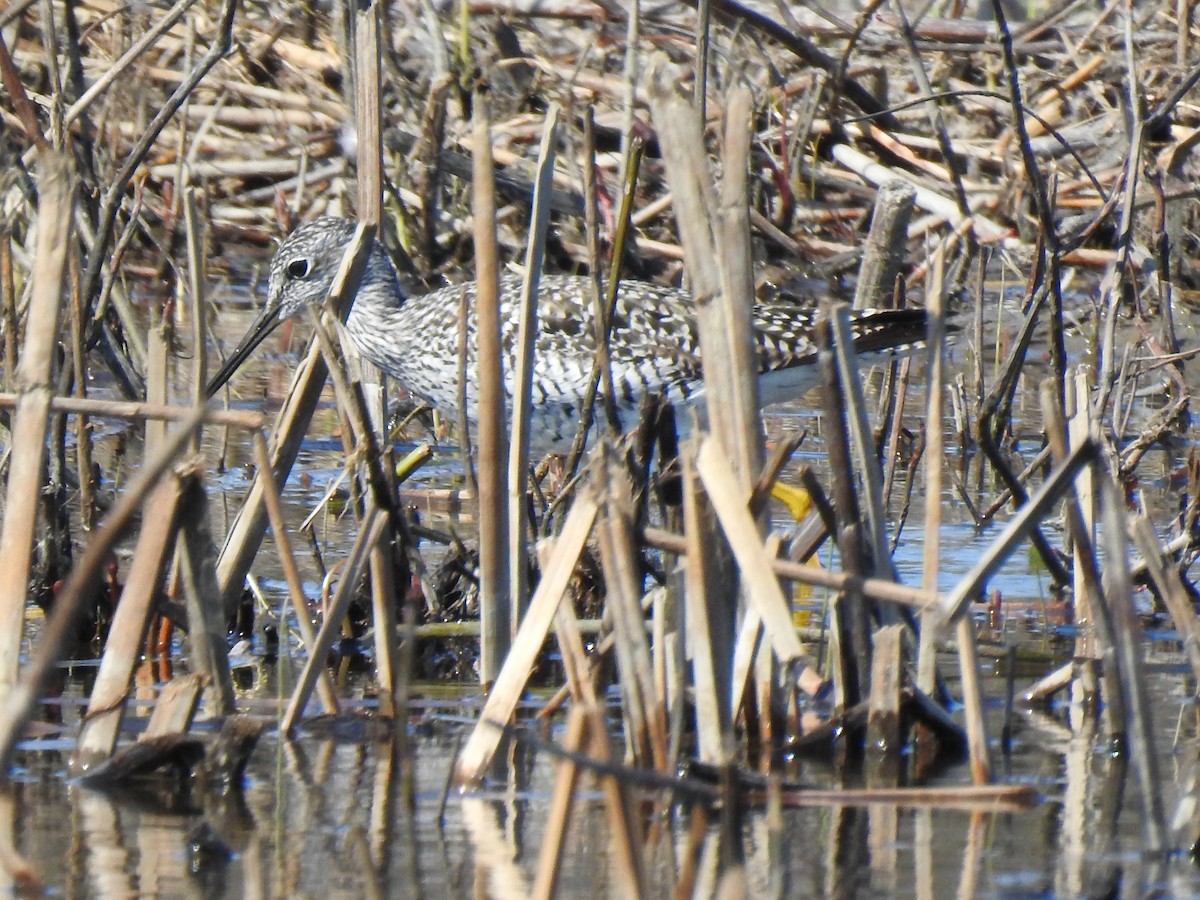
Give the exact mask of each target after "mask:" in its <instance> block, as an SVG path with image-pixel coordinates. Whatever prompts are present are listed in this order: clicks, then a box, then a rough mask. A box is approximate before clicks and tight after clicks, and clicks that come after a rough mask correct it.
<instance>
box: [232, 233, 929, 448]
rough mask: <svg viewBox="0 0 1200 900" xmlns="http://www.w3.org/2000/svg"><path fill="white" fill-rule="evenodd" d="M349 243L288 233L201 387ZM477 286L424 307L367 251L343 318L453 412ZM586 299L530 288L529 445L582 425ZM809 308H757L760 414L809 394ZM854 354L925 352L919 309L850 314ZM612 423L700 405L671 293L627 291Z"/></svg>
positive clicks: (515, 294) (615, 347)
mask: <svg viewBox="0 0 1200 900" xmlns="http://www.w3.org/2000/svg"><path fill="white" fill-rule="evenodd" d="M353 235H354V223H352V222H350V221H347V220H345V219H338V218H331V217H324V218H319V219H314V220H312V221H311V222H307V223H305V224H303V225H301V226H299V227H298V228H296V229H295V230H294V231H293V232H292V233H291V234H290V235H288V237H287V239H286V240H285V241H284V242H283V244H282V245H281V246H280V248H279V251H278V252H277V253H276V254H275V258H274V259H273V260H272V262H271V278H270V285H269V288H268V292H267V303H266V306H265V307H264V308H263V311H262V313H261V314H260V315H259V317H258V319H257V320H256V321H255V322H254V324H253V325H252V326H251V327H250V330H249V331H248V332H247V333H246V336H245V337H244V338H243V339H242V341H241V343H240V344H239V345H238V346H237V348H236V349H235V350H234V351H233V352H232V353H231V354H230V355H229V358H228V359H227V360H226V362H225V365H224V366H222V368H221V370H220V371H219V372H218V373H217V374H216V375H215V376H214V377H213V379H212V381H211V382H210V383H209V393H210V394H211V393H214V392H215V391H217V390H218V389H219V388H220V387H221V386H222V385H223V384H224V383H225V382H226V381H227V380H228V379H229V378H230V376H232V375H233V373H234V372H235V371H236V370H237V368H238V367H239V366H240V365H241V364H242V362H243V361H244V360H245V359H246V357H247V356H248V355H249V354H250V352H251V351H252V350H254V348H255V347H257V346H258V344H259V343H260V342H261V341H262V340H263V339H264V338H265V337H266V336H267V335H268V334H269V333H270V332H271V330H272V329H273V328H274V327H275V326H276V325H278V324H279V323H280V322H282V321H284V320H285V319H288V318H291V317H292V316H295V315H296V314H297V313H299V312H301V311H302V310H303V309H304V308H305V307H306V306H308V305H310V304H319V303H322V302H323V301H324V299H325V296H326V294H327V293H328V292H329V288H330V285H331V284H332V282H333V279H334V276H335V274H336V273H337V270H338V266H339V265H340V264H341V261H342V256H343V254H344V253H345V250H346V247H347V246H348V244H349V243H350V240H351V238H352V237H353ZM474 293H475V283H474V282H473V281H468V282H464V283H463V284H458V285H453V286H451V287H446V288H442V289H441V290H437V291H434V292H433V293H431V294H425V295H424V296H420V297H405V296H404V293H403V291H402V290H401V288H400V282H399V279H398V278H397V275H396V269H395V267H394V266H393V265H392V262H391V259H390V258H389V257H388V255H387V253H386V252H384V250H383V248H382V247H381V246H380V245H379V244H378V243H376V244H375V245H374V246H373V247H372V248H371V252H370V257H369V260H368V263H367V268H366V272H365V273H364V275H363V278H362V282H361V286H360V287H359V290H358V296H357V297H356V299H355V301H354V306H353V308H352V310H351V312H350V317H349V319H348V320H347V322H346V328H347V331H348V333H349V335H350V338H351V340H352V341H353V342H354V344H355V346H356V347H357V348H358V350H359V352H360V353H362V355H363V356H365V357H366V358H367V359H369V360H370V361H371V362H373V363H374V364H375V365H377V366H378V367H379V368H380V369H382V370H383V371H384V372H386V373H387V374H388V375H390V376H392V377H394V378H395V379H396V380H397V381H399V382H400V383H401V384H402V385H403V386H404V387H406V388H408V389H409V390H410V391H412V392H413V393H415V394H417V395H418V396H420V397H422V398H424V399H425V400H427V401H429V403H431V404H432V405H433V406H434V407H435V408H437V409H439V410H440V411H441V412H442V413H444V414H446V415H449V416H453V415H455V413H456V409H457V403H458V342H459V336H458V335H459V307H460V301H461V299H462V297H463V295H464V294H466V296H467V300H468V302H472V301H473V300H474ZM520 293H521V281H520V279H519V278H516V277H514V276H509V275H506V276H503V277H502V278H501V281H500V303H501V321H502V323H503V324H502V328H503V343H502V346H503V350H504V356H505V359H504V372H505V378H506V379H507V380H508V383H507V385H506V387H507V389H508V391H509V393H510V394H511V391H512V380H511V379H512V375H513V364H514V358H513V357H514V352H515V348H516V336H517V302H518V300H519V297H520ZM590 296H591V291H590V287H589V284H588V281H587V279H586V278H583V277H578V276H567V275H545V276H543V277H542V278H541V279H540V281H539V289H538V298H539V300H538V303H539V306H538V317H539V331H538V336H537V345H536V346H537V349H536V367H535V374H534V379H533V398H534V404H533V407H534V409H533V421H532V438H533V439H532V443H533V444H534V445H535V446H536V447H537V448H539V449H561V448H562V447H563V446H564V445H567V444H569V442H570V441H571V440H572V438H573V437H574V435H575V431H576V427H577V425H578V418H579V411H580V410H579V407H580V405H581V402H582V400H583V398H584V397H585V396H586V392H587V389H588V385H589V382H590V378H591V371H592V360H593V357H594V356H595V353H596V340H597V339H596V329H595V326H594V324H593V310H592V303H591V301H590ZM813 318H814V310H812V309H809V308H804V307H801V306H797V305H794V304H786V303H763V304H757V305H755V307H754V312H753V321H754V335H755V340H756V342H757V345H758V361H759V373H760V377H759V398H760V400H761V402H762V404H763V405H764V406H766V405H769V404H773V403H779V402H782V401H784V400H791V399H795V398H797V397H799V396H800V395H802V394H803V393H805V392H806V391H808V390H809V389H811V388H812V387H814V386H815V385H816V384H817V381H818V374H817V366H816V360H817V347H816V344H815V343H814V341H813V338H812V325H813ZM852 325H853V332H854V345H855V349H856V350H857V352H858V353H859V354H860V355H861V356H864V357H880V356H887V355H900V354H903V353H905V352H909V351H911V350H912V349H914V348H915V347H917V346H919V345H920V344H921V341H922V340H923V338H924V336H925V312H924V311H923V310H919V309H899V310H867V311H861V312H856V313H853V314H852ZM468 329H469V335H468V347H469V348H470V350H469V353H468V365H467V404H468V411H469V412H470V411H473V409H474V407H475V405H476V403H477V396H478V395H477V385H476V384H475V381H474V373H475V364H474V346H475V334H474V316H473V315H472V316H469V317H468ZM609 356H610V363H611V367H612V376H613V386H614V393H615V394H616V405H617V414H618V418H619V420H620V422H621V425H622V427H623V428H629V427H632V426H633V424H635V422H636V416H637V411H638V406H639V404H640V402H641V399H642V397H643V396H645V395H646V394H648V393H650V392H653V391H659V392H662V393H663V394H664V395H665V396H666V397H667V398H668V399H670V400H671V401H672V402H673V403H675V404H677V405H680V404H682V405H695V404H698V403H700V402H701V401H702V398H703V387H704V383H703V380H702V368H701V359H700V342H699V337H698V335H697V331H696V320H695V316H694V315H693V313H692V300H691V297H690V296H689V295H688V294H687V293H686V292H685V291H681V290H679V289H677V288H669V287H661V286H659V285H655V284H649V283H647V282H642V281H623V282H621V285H620V291H619V295H618V300H617V305H616V313H615V315H614V317H613V322H612V330H611V336H610V342H609Z"/></svg>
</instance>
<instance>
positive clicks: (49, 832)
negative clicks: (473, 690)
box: [0, 716, 1200, 898]
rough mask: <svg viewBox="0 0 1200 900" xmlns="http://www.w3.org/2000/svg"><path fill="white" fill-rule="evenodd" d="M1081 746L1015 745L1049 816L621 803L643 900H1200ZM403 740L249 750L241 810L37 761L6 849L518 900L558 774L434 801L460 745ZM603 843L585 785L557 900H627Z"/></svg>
mask: <svg viewBox="0 0 1200 900" xmlns="http://www.w3.org/2000/svg"><path fill="white" fill-rule="evenodd" d="M1050 721H1051V722H1053V723H1058V720H1057V719H1051V720H1050ZM1058 727H1059V728H1060V729H1061V728H1062V726H1061V724H1058ZM1029 729H1033V730H1034V731H1041V729H1042V726H1041V725H1039V724H1036V723H1031V722H1030V721H1029V720H1025V725H1024V727H1023V728H1022V729H1019V730H1020V731H1028V730H1029ZM1059 736H1060V737H1062V736H1064V735H1062V734H1061V732H1060V735H1059ZM1095 736H1096V731H1095V723H1094V717H1088V716H1084V717H1081V718H1080V719H1079V725H1078V727H1077V729H1076V730H1075V732H1074V733H1073V734H1072V735H1071V739H1070V740H1069V741H1067V742H1066V744H1065V746H1064V745H1063V744H1062V743H1060V742H1059V740H1057V739H1052V740H1050V741H1049V742H1048V743H1046V744H1043V745H1042V746H1041V747H1037V746H1036V744H1037V742H1036V741H1030V742H1025V743H1021V742H1020V741H1018V745H1019V752H1018V753H1017V754H1015V755H1014V757H1013V758H1012V760H1011V766H1012V768H1011V773H1012V777H1013V778H1014V779H1015V780H1018V781H1021V780H1025V781H1032V782H1035V783H1040V784H1041V786H1042V788H1043V790H1044V792H1045V793H1046V794H1048V795H1050V796H1051V797H1052V798H1053V796H1055V795H1059V784H1060V782H1061V783H1062V784H1061V786H1062V792H1061V795H1059V796H1061V798H1062V799H1061V801H1058V800H1055V799H1051V800H1049V801H1048V802H1044V803H1042V804H1040V805H1037V806H1034V807H1032V808H1031V809H1028V810H1024V811H1019V812H1011V811H1009V812H982V811H980V812H971V811H969V810H945V809H935V808H930V807H925V808H915V809H914V808H903V807H897V806H896V805H894V804H879V803H874V804H869V805H865V806H861V807H847V806H840V807H839V806H830V807H811V808H810V807H806V808H793V807H788V806H785V805H781V804H780V803H778V802H772V801H771V800H770V799H768V802H767V803H766V805H765V807H761V808H752V809H750V810H749V811H748V812H747V813H746V814H745V817H744V821H743V823H742V825H741V827H740V828H739V829H737V830H736V831H735V832H734V833H733V836H730V835H729V832H728V830H727V828H723V827H722V824H721V818H722V817H721V813H720V810H719V808H708V807H705V806H702V805H699V804H696V805H688V804H684V803H676V804H674V805H669V806H666V807H663V806H661V804H660V801H661V799H662V798H660V797H657V796H654V795H647V794H641V795H637V796H638V801H637V802H635V804H634V807H633V808H634V809H635V810H636V811H637V816H636V819H637V823H638V827H639V828H640V832H641V834H643V835H644V837H643V838H642V843H641V846H640V848H639V850H640V852H641V859H642V860H643V861H644V867H645V871H644V872H643V873H642V875H643V877H644V878H645V886H646V892H647V894H648V895H651V896H679V895H683V896H714V895H716V894H717V893H721V892H724V891H732V892H733V893H732V894H730V895H733V896H736V895H739V894H740V893H741V889H740V887H741V886H744V888H745V890H746V891H747V892H748V893H749V895H751V896H761V897H771V898H775V897H780V898H782V897H812V896H828V897H860V896H895V897H916V898H940V897H950V896H957V897H964V898H965V897H1011V896H1064V897H1065V896H1096V895H1097V894H1101V895H1103V894H1122V895H1141V894H1142V893H1143V892H1145V891H1148V890H1152V889H1153V888H1155V887H1157V888H1159V889H1161V890H1167V888H1168V886H1169V890H1170V892H1171V893H1172V895H1174V896H1187V895H1194V894H1197V893H1200V877H1198V875H1197V871H1196V869H1195V868H1194V867H1193V866H1192V864H1191V863H1190V861H1188V860H1186V859H1182V858H1180V859H1175V860H1172V861H1171V862H1170V863H1169V865H1168V864H1167V863H1166V862H1165V861H1162V860H1154V859H1147V858H1144V857H1143V856H1142V854H1140V853H1139V852H1138V850H1137V848H1138V847H1139V844H1140V828H1139V821H1138V819H1139V809H1138V801H1137V797H1136V792H1135V791H1133V790H1132V789H1131V790H1130V791H1129V792H1127V793H1126V794H1125V803H1124V807H1125V808H1124V809H1120V808H1119V800H1120V799H1121V798H1122V787H1121V776H1122V769H1123V763H1122V762H1121V760H1120V759H1119V758H1114V757H1113V756H1112V755H1111V754H1104V753H1100V752H1097V747H1096V741H1095ZM1043 737H1044V735H1043ZM410 741H411V742H410V744H409V746H410V747H411V748H412V750H413V753H412V754H411V755H409V756H403V755H401V754H400V752H399V751H398V745H397V743H396V742H394V741H391V740H382V741H381V740H376V741H368V742H345V741H338V740H334V739H321V740H316V739H313V738H305V739H303V740H301V741H299V742H296V743H286V742H280V741H279V740H277V739H276V738H275V737H274V736H273V735H271V736H268V737H264V738H263V739H262V741H261V742H260V745H259V747H258V749H257V750H256V751H255V754H254V756H253V758H252V760H251V763H250V767H249V770H248V773H247V782H246V787H245V791H244V793H243V794H242V795H240V796H238V795H234V796H229V797H221V796H216V795H213V794H209V793H205V792H200V791H196V792H192V793H189V792H188V791H183V792H181V793H179V794H175V795H171V794H170V793H169V792H167V791H165V790H164V789H163V786H162V785H161V784H160V785H158V786H157V787H156V788H153V789H147V790H145V791H129V790H123V791H120V792H118V793H115V794H106V793H101V792H97V791H94V790H91V789H88V788H85V787H82V786H79V785H75V784H69V783H68V782H67V781H66V780H65V778H64V777H63V772H64V771H65V755H61V754H58V753H51V752H48V751H39V752H38V753H36V754H32V753H30V754H26V757H27V758H26V759H24V760H23V763H24V764H25V765H26V768H25V769H24V770H23V777H22V779H21V780H20V781H19V782H18V783H17V784H15V785H14V793H13V796H12V801H13V802H12V803H11V804H10V805H8V806H4V805H3V804H0V815H4V814H11V816H12V821H13V822H14V827H13V832H14V834H15V845H16V849H17V851H19V852H20V853H21V854H23V856H24V857H25V859H27V860H28V863H29V864H30V866H32V868H33V870H34V871H36V872H37V873H38V875H39V876H40V877H41V878H42V879H43V880H44V881H45V884H46V887H47V889H48V890H49V891H50V892H52V893H55V894H62V895H64V896H68V897H76V896H78V897H83V896H103V897H140V896H149V895H154V896H162V897H277V896H328V897H331V898H332V897H405V896H431V897H432V896H448V897H456V896H487V897H521V898H524V897H529V896H532V895H533V894H532V891H533V887H534V885H535V883H536V882H537V877H538V866H539V860H540V859H541V857H542V854H543V849H544V844H545V842H546V841H548V840H549V839H550V836H548V835H547V833H546V823H547V821H548V820H549V819H550V810H551V806H552V802H551V799H552V797H553V786H554V780H555V777H556V767H557V762H555V761H554V760H552V759H550V758H548V757H546V756H545V755H544V754H543V755H537V754H534V753H532V752H531V751H523V750H518V751H514V755H513V756H512V757H510V762H512V763H513V765H512V769H511V770H512V771H515V772H517V773H518V775H517V776H516V778H515V779H513V780H507V781H503V782H497V783H494V784H491V785H489V786H488V787H487V788H486V789H485V790H481V791H478V792H475V793H471V794H467V795H461V796H460V795H458V794H453V793H452V794H450V795H449V797H448V798H446V797H445V795H444V789H445V786H446V784H447V776H448V773H449V771H450V768H451V766H452V764H453V761H454V755H455V748H456V746H457V743H456V736H455V735H453V734H448V733H445V730H441V731H439V733H438V734H435V735H429V734H426V735H423V736H421V737H419V738H415V739H410ZM1060 751H1065V752H1060ZM819 774H820V773H819V771H817V770H813V771H810V772H808V773H806V778H814V777H816V776H818V775H819ZM827 774H828V773H827ZM965 780H966V772H965V771H961V772H960V771H950V772H947V773H945V775H944V776H943V778H942V779H940V780H939V782H938V783H942V784H953V783H964V782H965ZM410 787H411V792H410V790H409V788H410ZM443 802H445V809H444V814H443V808H442V804H443ZM3 824H4V822H3V821H2V820H0V827H2V826H3ZM611 835H612V829H611V827H610V819H609V816H608V813H607V811H606V805H605V800H604V795H603V792H602V791H600V790H599V789H598V787H597V783H596V781H595V779H594V778H593V777H591V776H590V775H588V774H587V773H584V774H583V775H582V777H581V778H580V781H579V785H578V788H577V792H576V794H575V798H574V802H573V805H572V809H571V811H570V817H569V825H568V828H567V830H566V832H565V839H564V842H563V846H562V869H561V872H560V876H559V883H558V890H557V896H571V897H575V896H584V897H587V896H612V895H614V894H621V893H622V891H621V889H620V885H621V881H622V879H621V875H620V872H619V869H618V868H617V865H616V859H615V857H614V853H613V848H612V845H611ZM0 852H3V849H2V848H0ZM10 877H11V876H10Z"/></svg>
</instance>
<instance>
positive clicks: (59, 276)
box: [0, 154, 75, 696]
mask: <svg viewBox="0 0 1200 900" xmlns="http://www.w3.org/2000/svg"><path fill="white" fill-rule="evenodd" d="M39 181H40V184H39V200H38V220H37V249H36V255H35V258H34V269H33V275H32V278H33V291H32V294H31V296H30V300H29V312H28V314H27V320H26V325H25V341H24V347H23V348H22V350H21V356H20V359H19V360H18V362H17V371H16V378H17V385H18V387H19V399H18V401H17V407H16V412H15V413H14V415H13V420H12V429H11V430H12V453H11V458H10V460H9V469H8V492H7V495H6V498H5V511H4V523H3V526H2V528H0V559H3V560H4V565H3V566H0V696H2V695H3V693H4V692H6V691H8V690H9V689H11V688H12V687H13V685H15V684H16V681H17V674H18V669H19V666H20V652H21V639H22V635H23V634H24V622H25V604H26V601H27V597H28V590H29V565H30V561H31V554H32V552H33V542H34V531H35V530H36V528H37V514H38V503H39V497H40V494H41V486H42V484H43V482H44V473H43V470H44V466H45V460H46V428H47V426H48V425H49V421H50V406H51V395H52V394H53V392H54V387H53V370H54V352H55V346H56V344H57V340H58V318H59V309H60V298H61V296H62V288H63V282H64V277H65V275H66V264H67V253H68V252H69V250H70V237H71V223H72V221H73V219H74V210H73V204H74V193H75V192H74V183H73V176H72V175H71V170H70V167H69V165H68V162H67V160H66V159H65V158H63V157H61V156H59V155H57V154H48V155H47V156H46V157H45V159H44V160H43V162H42V170H41V178H40V179H39Z"/></svg>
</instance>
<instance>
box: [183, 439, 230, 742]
mask: <svg viewBox="0 0 1200 900" xmlns="http://www.w3.org/2000/svg"><path fill="white" fill-rule="evenodd" d="M192 465H193V466H194V469H193V471H191V472H189V473H188V474H189V476H190V477H189V478H187V479H186V480H185V481H184V483H183V502H182V509H181V513H182V515H181V517H180V523H179V526H180V527H179V536H180V537H181V538H182V540H180V541H178V545H177V559H178V561H179V574H180V583H181V585H182V587H183V593H184V599H185V601H186V604H187V612H188V646H189V649H190V651H191V652H190V654H189V657H190V660H191V664H192V667H193V668H194V669H195V670H196V671H198V672H200V673H201V674H203V675H204V676H206V678H207V680H208V682H209V688H210V690H209V693H208V697H209V702H208V710H209V712H210V713H211V714H212V716H213V717H214V718H216V717H223V716H227V715H231V714H232V713H233V712H234V705H235V698H234V692H233V680H232V678H231V677H230V673H229V654H228V651H227V645H226V639H227V636H228V634H229V623H228V621H227V620H226V619H225V615H224V611H223V610H222V609H221V608H220V607H219V606H218V605H217V604H216V603H213V602H212V600H213V598H215V597H219V596H220V591H219V590H218V589H217V569H216V560H217V548H216V545H215V544H214V543H213V538H212V533H211V532H210V531H209V526H208V498H207V497H206V496H205V493H204V484H203V482H202V480H201V477H202V476H201V473H202V472H203V471H205V469H206V466H205V467H204V468H202V467H201V466H202V463H200V462H196V461H193V463H192Z"/></svg>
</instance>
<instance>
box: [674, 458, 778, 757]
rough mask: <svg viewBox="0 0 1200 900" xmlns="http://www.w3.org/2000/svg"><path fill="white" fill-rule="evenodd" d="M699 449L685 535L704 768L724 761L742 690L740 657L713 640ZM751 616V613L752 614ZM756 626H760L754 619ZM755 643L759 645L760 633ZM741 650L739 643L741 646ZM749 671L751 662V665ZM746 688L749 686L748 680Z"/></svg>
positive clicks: (712, 571) (689, 474) (687, 490)
mask: <svg viewBox="0 0 1200 900" xmlns="http://www.w3.org/2000/svg"><path fill="white" fill-rule="evenodd" d="M695 450H696V448H695V444H694V442H690V443H689V445H688V446H687V447H686V448H685V449H684V455H683V458H682V462H683V522H684V526H683V532H684V537H685V539H686V540H687V557H686V567H685V570H684V579H685V583H686V589H685V591H684V609H685V615H684V621H685V622H686V628H687V631H686V635H687V645H688V648H689V649H690V655H691V658H692V683H693V688H694V696H693V699H692V702H693V705H694V706H695V710H696V743H697V747H698V751H699V752H698V754H697V755H698V757H699V758H700V760H701V761H702V762H707V763H711V764H713V765H716V764H717V763H718V762H720V761H721V760H722V759H724V758H725V747H726V743H725V742H726V738H729V739H732V737H733V731H732V728H733V717H734V716H735V715H736V713H737V704H736V701H734V702H732V703H731V700H730V698H731V697H733V692H734V687H733V685H737V684H739V682H738V680H737V678H738V675H737V673H738V655H737V654H736V653H734V652H732V651H730V652H729V653H728V654H720V653H716V652H714V649H713V648H714V644H715V643H716V642H717V641H718V640H719V639H720V636H719V635H714V634H712V630H713V625H712V624H711V623H710V622H709V614H708V613H709V609H710V592H715V591H718V590H720V589H721V587H722V584H721V581H720V578H719V576H718V575H717V572H716V567H714V566H713V565H712V564H711V559H712V554H713V547H714V544H715V542H716V541H717V540H718V537H717V528H718V523H717V521H716V516H715V514H714V513H713V511H712V507H711V505H710V504H709V502H708V498H707V496H706V495H705V494H704V489H703V486H702V485H701V483H700V477H699V476H698V475H697V474H696V472H695V466H696V461H695ZM747 615H748V616H749V615H750V613H749V612H747ZM755 619H756V621H761V620H759V619H758V617H757V615H755ZM758 630H759V629H757V628H756V629H755V635H754V637H753V641H754V643H757V631H758ZM736 646H737V647H741V646H742V644H741V642H740V641H739V642H738V643H737V644H736ZM726 656H728V657H729V658H730V665H729V666H728V667H722V666H721V661H722V660H724V659H725V658H726ZM746 666H747V668H748V667H749V658H747V660H746ZM741 684H742V685H743V686H744V684H745V680H744V677H743V680H742V682H741Z"/></svg>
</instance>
